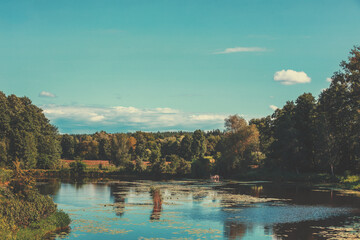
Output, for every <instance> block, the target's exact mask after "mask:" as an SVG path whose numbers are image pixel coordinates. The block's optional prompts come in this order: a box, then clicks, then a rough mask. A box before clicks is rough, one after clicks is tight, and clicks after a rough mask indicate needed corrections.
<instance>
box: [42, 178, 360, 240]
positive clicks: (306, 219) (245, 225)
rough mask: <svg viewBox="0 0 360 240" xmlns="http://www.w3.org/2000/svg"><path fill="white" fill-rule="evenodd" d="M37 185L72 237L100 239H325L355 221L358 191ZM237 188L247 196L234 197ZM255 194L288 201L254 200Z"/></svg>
mask: <svg viewBox="0 0 360 240" xmlns="http://www.w3.org/2000/svg"><path fill="white" fill-rule="evenodd" d="M151 186H154V187H151ZM38 188H39V190H40V191H41V193H43V194H50V195H52V196H53V198H54V201H55V202H56V203H58V206H59V208H60V209H64V210H65V211H66V212H69V213H70V214H71V218H72V219H73V222H72V225H71V232H70V234H69V235H68V238H69V239H74V238H76V239H78V240H81V239H90V238H92V237H94V236H93V235H94V234H95V233H96V235H97V236H98V237H99V239H139V237H144V238H153V237H156V238H164V239H169V238H174V237H182V238H189V239H198V238H207V239H210V238H211V237H214V238H215V239H244V240H245V239H259V240H265V239H266V240H270V239H282V240H297V239H302V240H313V239H326V238H325V237H322V236H321V232H323V231H324V228H326V227H331V226H339V227H341V226H344V225H345V224H349V222H350V224H351V223H354V221H355V220H351V219H356V218H353V217H354V216H355V217H356V216H359V215H360V214H359V212H356V211H353V210H351V209H360V202H359V197H357V196H346V195H342V194H340V193H339V192H337V191H324V190H319V189H318V190H316V189H311V188H306V187H303V186H296V185H280V184H271V183H264V182H261V183H254V182H249V183H246V182H221V183H209V182H199V181H169V182H154V181H133V182H126V181H113V182H106V181H98V182H96V183H94V182H91V183H85V182H83V183H80V184H79V183H64V182H63V183H61V182H60V181H59V180H55V179H52V180H47V181H45V180H42V183H41V184H39V185H38ZM149 188H150V194H149ZM160 189H161V191H160ZM242 194H246V195H248V196H249V198H246V197H245V199H247V200H248V202H243V203H239V198H241V199H242V198H243V196H244V195H242ZM250 196H253V197H250ZM254 197H255V198H259V197H260V198H262V197H270V198H281V199H287V200H283V201H275V202H258V203H254V202H252V201H253V199H254ZM115 214H116V216H120V218H119V217H115ZM149 215H150V221H149ZM160 219H161V221H159V220H160ZM357 219H359V218H357ZM356 221H358V220H356ZM93 228H95V230H93ZM122 234H126V235H122ZM174 234H177V235H174ZM215 236H217V237H215ZM350 239H351V238H350ZM353 239H356V238H353Z"/></svg>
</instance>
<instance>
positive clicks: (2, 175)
mask: <svg viewBox="0 0 360 240" xmlns="http://www.w3.org/2000/svg"><path fill="white" fill-rule="evenodd" d="M11 175H12V171H11V170H6V169H0V183H4V182H7V181H9V180H10V179H11Z"/></svg>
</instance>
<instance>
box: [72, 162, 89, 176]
mask: <svg viewBox="0 0 360 240" xmlns="http://www.w3.org/2000/svg"><path fill="white" fill-rule="evenodd" d="M85 170H86V164H85V163H83V162H82V161H75V162H72V163H70V172H71V174H73V175H75V176H81V175H83V174H84V173H85Z"/></svg>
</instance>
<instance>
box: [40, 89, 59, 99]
mask: <svg viewBox="0 0 360 240" xmlns="http://www.w3.org/2000/svg"><path fill="white" fill-rule="evenodd" d="M39 97H46V98H55V97H56V95H55V94H53V93H51V92H46V91H42V92H41V93H39Z"/></svg>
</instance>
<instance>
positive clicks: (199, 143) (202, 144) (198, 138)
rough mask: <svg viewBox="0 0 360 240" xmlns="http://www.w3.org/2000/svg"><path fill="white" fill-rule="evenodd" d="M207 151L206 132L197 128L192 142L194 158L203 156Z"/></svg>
mask: <svg viewBox="0 0 360 240" xmlns="http://www.w3.org/2000/svg"><path fill="white" fill-rule="evenodd" d="M205 153H206V139H205V136H204V132H203V131H201V130H195V131H194V134H193V137H192V142H191V155H192V158H194V159H199V158H203V157H204V155H205Z"/></svg>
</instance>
